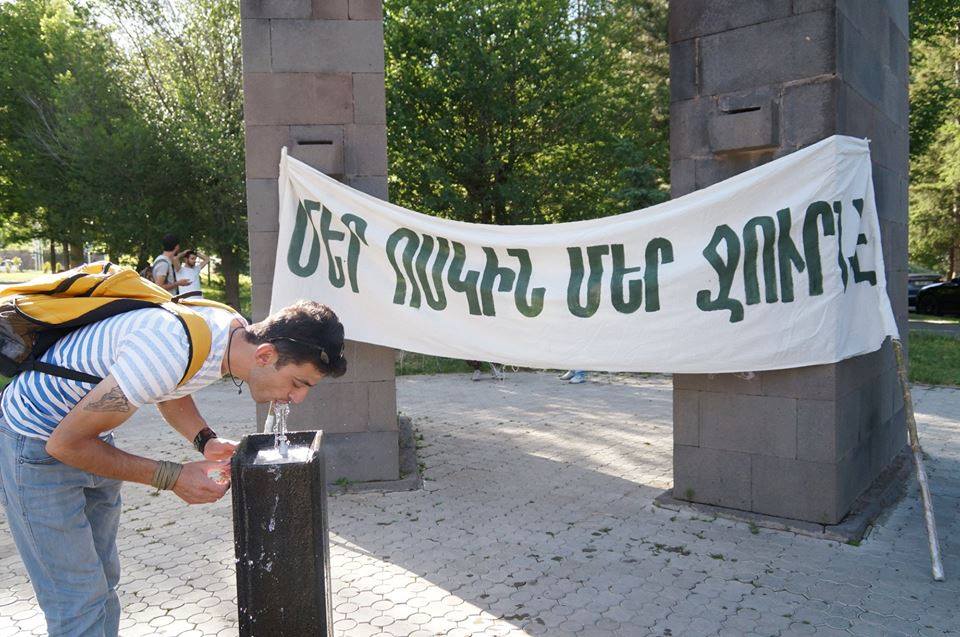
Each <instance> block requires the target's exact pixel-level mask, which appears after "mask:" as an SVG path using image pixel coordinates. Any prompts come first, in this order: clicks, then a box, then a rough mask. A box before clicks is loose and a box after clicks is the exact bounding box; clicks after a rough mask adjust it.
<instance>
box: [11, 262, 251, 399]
mask: <svg viewBox="0 0 960 637" xmlns="http://www.w3.org/2000/svg"><path fill="white" fill-rule="evenodd" d="M189 295H190V293H188V294H186V295H181V296H178V297H174V296H172V295H171V294H170V293H169V292H168V291H166V290H164V289H163V288H161V287H160V286H159V285H156V284H155V283H152V282H150V281H148V280H146V279H144V278H143V277H141V276H140V275H139V274H138V273H137V272H135V271H133V270H131V269H130V268H123V267H120V266H116V265H114V264H112V263H110V262H108V261H99V262H97V263H90V264H87V265H81V266H79V267H76V268H73V269H72V270H66V271H64V272H59V273H57V274H45V275H42V276H39V277H37V278H35V279H32V280H30V281H27V282H26V283H17V284H13V285H7V286H0V374H2V375H3V376H8V377H10V376H14V375H16V374H19V373H20V372H25V371H28V370H33V371H38V372H43V373H46V374H52V375H54V376H60V377H63V378H69V379H71V380H76V381H80V382H85V383H99V382H100V381H101V380H103V379H102V378H99V377H97V376H94V375H92V374H87V373H84V372H81V371H79V370H73V369H67V368H66V367H61V366H59V365H52V364H50V363H44V362H41V361H40V360H39V358H40V356H41V355H42V354H43V353H44V352H45V351H47V349H49V348H50V346H51V345H53V344H54V343H55V342H56V341H57V340H58V339H60V338H62V337H63V336H65V335H66V334H68V333H69V332H71V331H73V330H75V329H77V328H79V327H83V326H84V325H89V324H90V323H96V322H97V321H102V320H104V319H106V318H109V317H111V316H116V315H117V314H122V313H124V312H130V311H132V310H141V309H144V308H151V307H159V308H163V309H165V310H167V311H168V312H170V313H171V314H173V315H174V316H176V317H177V318H178V319H179V320H180V323H181V324H182V325H183V327H184V329H185V330H186V332H187V341H188V342H189V344H190V356H189V360H188V363H187V369H186V370H185V371H184V373H183V377H182V378H181V379H180V383H179V385H183V384H184V383H186V382H187V381H188V380H190V379H191V378H193V376H194V375H195V374H196V373H197V372H198V371H199V370H200V367H201V366H203V362H204V360H206V358H207V355H208V354H209V353H210V342H211V334H210V328H209V327H208V326H207V323H206V321H204V320H203V317H202V316H200V315H199V314H197V313H196V312H194V311H193V310H191V309H190V306H206V307H218V308H221V309H224V310H228V311H230V312H233V311H234V310H233V309H232V308H230V307H229V306H226V305H223V304H222V303H217V302H215V301H209V300H207V299H201V298H189Z"/></svg>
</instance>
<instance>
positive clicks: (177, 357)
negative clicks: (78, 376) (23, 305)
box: [0, 307, 246, 440]
mask: <svg viewBox="0 0 960 637" xmlns="http://www.w3.org/2000/svg"><path fill="white" fill-rule="evenodd" d="M192 309H194V310H195V311H196V312H197V313H198V314H200V315H201V316H202V317H203V318H204V320H205V321H206V322H207V325H209V326H210V331H211V336H212V340H211V346H210V354H209V355H208V356H207V358H206V360H205V361H204V363H203V366H202V367H201V368H200V370H199V371H198V372H197V374H196V375H195V376H194V377H193V378H191V379H190V380H189V381H188V382H187V383H186V384H185V385H184V386H183V387H180V388H178V387H177V383H178V382H180V379H181V378H182V377H183V372H184V370H185V369H186V368H187V363H188V358H189V343H188V341H187V334H186V331H185V330H184V328H183V324H182V323H180V321H179V319H177V318H176V317H175V316H174V315H173V314H171V313H170V312H168V311H166V310H163V309H159V308H155V309H146V310H134V311H133V312H126V313H124V314H119V315H117V316H113V317H110V318H108V319H105V320H103V321H99V322H97V323H92V324H90V325H86V326H84V327H82V328H80V329H78V330H75V331H73V332H71V333H70V334H68V335H66V336H64V337H63V338H61V339H60V340H58V341H57V342H56V343H54V345H53V346H52V347H51V348H50V349H48V350H47V351H46V352H45V353H44V354H43V356H41V357H40V360H41V361H44V362H47V363H53V364H55V365H60V366H63V367H67V368H69V369H75V370H79V371H82V372H86V373H88V374H93V375H95V376H99V377H101V378H106V377H107V375H109V374H113V376H114V378H116V380H117V384H118V385H119V386H120V389H121V390H122V391H123V394H124V395H125V396H126V397H127V400H128V401H129V402H130V405H131V406H132V407H134V408H137V407H141V406H142V405H145V404H149V403H158V402H163V401H165V400H172V399H174V398H180V397H182V396H186V395H188V394H192V393H193V392H195V391H197V390H199V389H202V388H203V387H206V386H207V385H209V384H211V383H213V382H215V381H216V380H218V379H219V378H220V377H221V374H220V366H221V364H222V362H223V356H224V353H225V351H226V347H227V339H228V337H229V330H230V322H231V321H233V320H234V319H239V320H240V321H241V322H242V323H244V324H245V323H246V322H245V321H244V320H243V319H242V318H240V316H239V315H236V314H233V313H231V312H227V311H225V310H219V309H216V308H206V307H196V308H192ZM92 388H93V385H92V384H91V383H83V382H79V381H75V380H69V379H66V378H60V377H58V376H52V375H50V374H43V373H40V372H32V371H31V372H24V373H22V374H18V375H17V376H16V377H14V379H13V380H12V381H11V383H10V384H9V385H8V386H7V388H6V389H5V390H4V392H3V395H2V400H0V409H2V412H3V416H4V417H3V420H5V421H6V422H7V425H8V426H9V427H10V428H11V429H13V430H14V431H16V432H17V433H20V434H23V435H24V436H30V437H33V438H41V439H43V440H46V439H48V438H49V437H50V434H51V433H53V430H54V428H55V427H56V426H57V425H58V424H59V423H60V421H61V420H63V418H64V417H65V416H66V415H67V412H69V411H70V410H71V409H73V408H74V406H76V404H77V403H78V402H80V400H81V399H82V398H83V397H84V396H86V395H87V393H88V392H89V391H90V390H91V389H92ZM0 422H2V421H0Z"/></svg>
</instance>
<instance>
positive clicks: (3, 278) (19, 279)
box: [0, 270, 43, 285]
mask: <svg viewBox="0 0 960 637" xmlns="http://www.w3.org/2000/svg"><path fill="white" fill-rule="evenodd" d="M41 274H43V272H38V271H36V270H24V271H23V272H4V271H3V270H0V285H7V284H9V283H23V282H24V281H29V280H30V279H32V278H34V277H38V276H40V275H41Z"/></svg>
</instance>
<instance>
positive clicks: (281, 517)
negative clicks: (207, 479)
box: [231, 405, 333, 637]
mask: <svg viewBox="0 0 960 637" xmlns="http://www.w3.org/2000/svg"><path fill="white" fill-rule="evenodd" d="M281 407H283V408H284V409H283V410H282V411H281V410H280V408H281ZM277 411H278V415H279V416H280V417H279V418H278V420H279V421H280V426H279V428H278V429H277V433H276V434H274V433H262V434H251V435H248V436H245V437H244V438H243V441H242V442H241V443H240V446H239V447H238V448H237V451H236V453H235V454H234V457H233V460H232V461H231V477H232V489H233V532H234V544H235V548H236V557H237V610H238V613H239V618H240V626H239V634H240V635H241V637H255V636H256V637H292V636H298V637H299V636H301V635H318V636H324V637H332V636H333V626H332V621H333V620H332V618H333V614H332V609H331V598H330V557H329V550H328V546H329V545H328V540H327V534H328V533H327V490H326V475H325V471H324V463H323V451H322V448H321V445H322V443H323V432H322V431H296V432H290V433H287V432H286V426H285V420H286V419H285V416H286V405H282V406H281V405H278V410H277ZM268 426H269V424H268Z"/></svg>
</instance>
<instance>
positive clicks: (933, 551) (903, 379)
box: [893, 339, 943, 582]
mask: <svg viewBox="0 0 960 637" xmlns="http://www.w3.org/2000/svg"><path fill="white" fill-rule="evenodd" d="M893 351H894V353H895V354H896V355H897V376H899V377H900V387H901V388H902V389H903V404H904V407H905V408H906V409H905V410H904V411H905V412H906V416H907V431H908V432H909V434H910V450H911V451H912V452H913V462H914V464H916V466H917V482H919V483H920V500H921V502H923V518H924V521H925V522H926V525H927V543H928V544H929V545H930V561H931V562H932V564H931V570H932V571H933V579H934V580H935V581H937V582H942V581H943V562H942V561H941V559H940V540H939V539H938V538H937V521H936V520H935V519H934V517H933V502H932V501H931V500H930V485H929V484H928V483H927V471H926V469H924V467H923V450H922V449H920V437H919V436H918V435H917V420H916V418H915V417H914V415H913V399H912V398H911V397H910V384H909V383H908V382H907V367H906V365H905V364H904V362H903V345H902V344H901V343H900V339H893Z"/></svg>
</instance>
